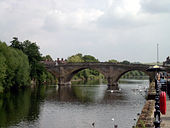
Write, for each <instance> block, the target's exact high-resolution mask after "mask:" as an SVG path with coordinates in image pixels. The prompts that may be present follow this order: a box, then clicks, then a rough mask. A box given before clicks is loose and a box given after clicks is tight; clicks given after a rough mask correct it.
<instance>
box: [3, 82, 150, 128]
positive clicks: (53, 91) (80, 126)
mask: <svg viewBox="0 0 170 128" xmlns="http://www.w3.org/2000/svg"><path fill="white" fill-rule="evenodd" d="M148 86H149V81H148V80H124V81H123V82H122V83H120V84H119V88H120V90H119V91H113V90H110V89H108V87H107V85H104V84H100V85H74V86H71V87H62V88H59V87H58V86H42V87H40V88H38V89H25V90H22V91H21V90H20V91H18V92H15V93H14V92H11V93H7V94H6V95H4V96H2V98H1V99H0V127H9V128H92V123H93V122H94V125H95V128H113V126H114V125H118V128H131V127H132V126H133V125H134V124H135V122H136V121H135V120H136V119H137V113H140V112H141V110H142V107H143V105H144V103H145V93H146V92H145V90H146V88H147V87H148Z"/></svg>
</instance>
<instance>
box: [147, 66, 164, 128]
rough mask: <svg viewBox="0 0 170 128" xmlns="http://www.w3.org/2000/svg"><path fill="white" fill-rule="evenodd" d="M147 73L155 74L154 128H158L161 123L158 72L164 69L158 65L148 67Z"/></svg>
mask: <svg viewBox="0 0 170 128" xmlns="http://www.w3.org/2000/svg"><path fill="white" fill-rule="evenodd" d="M147 71H148V72H155V90H156V96H155V111H154V118H155V121H154V125H155V128H160V123H161V119H160V96H159V94H160V87H161V83H160V82H159V78H158V77H159V72H160V71H164V69H163V68H162V67H160V66H158V65H155V66H153V67H149V68H148V69H147Z"/></svg>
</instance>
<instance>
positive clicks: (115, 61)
mask: <svg viewBox="0 0 170 128" xmlns="http://www.w3.org/2000/svg"><path fill="white" fill-rule="evenodd" d="M108 62H110V63H115V64H117V63H118V61H117V60H114V59H111V60H109V61H108Z"/></svg>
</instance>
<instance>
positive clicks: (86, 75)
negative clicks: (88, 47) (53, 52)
mask: <svg viewBox="0 0 170 128" xmlns="http://www.w3.org/2000/svg"><path fill="white" fill-rule="evenodd" d="M67 62H73V63H74V62H99V60H98V59H96V58H95V57H94V56H91V55H84V56H83V55H82V54H81V53H78V54H76V55H73V56H71V57H68V60H67ZM95 79H104V76H103V75H102V74H101V73H99V72H98V71H96V70H93V69H84V70H82V71H80V72H78V73H77V74H76V75H75V76H74V77H73V80H84V81H88V80H95Z"/></svg>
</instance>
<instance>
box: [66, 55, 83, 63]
mask: <svg viewBox="0 0 170 128" xmlns="http://www.w3.org/2000/svg"><path fill="white" fill-rule="evenodd" d="M67 62H84V60H83V58H82V54H80V53H78V54H76V55H73V56H71V57H68V59H67Z"/></svg>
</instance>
